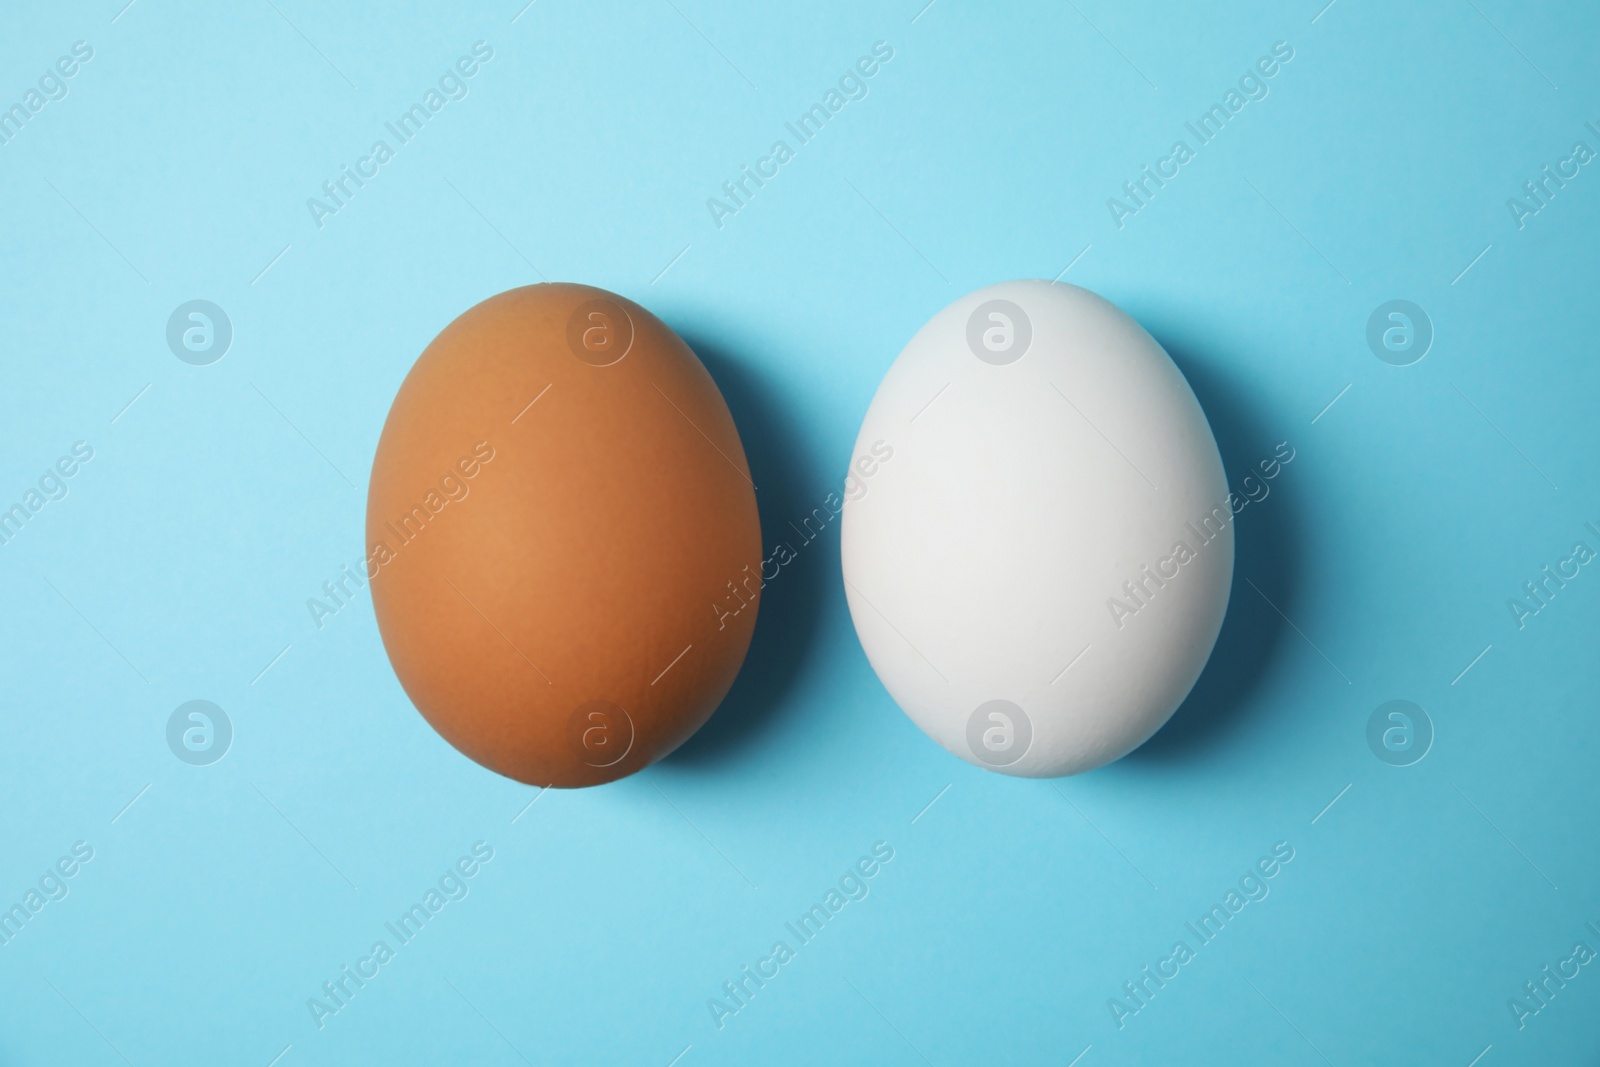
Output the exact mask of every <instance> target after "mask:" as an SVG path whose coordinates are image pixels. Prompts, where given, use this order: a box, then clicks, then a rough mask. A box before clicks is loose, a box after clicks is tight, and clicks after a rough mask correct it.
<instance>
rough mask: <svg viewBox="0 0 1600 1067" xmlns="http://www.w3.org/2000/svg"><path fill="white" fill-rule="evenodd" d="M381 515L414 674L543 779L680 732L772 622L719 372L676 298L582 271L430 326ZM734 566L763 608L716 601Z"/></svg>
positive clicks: (401, 651)
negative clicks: (692, 335) (664, 314)
mask: <svg viewBox="0 0 1600 1067" xmlns="http://www.w3.org/2000/svg"><path fill="white" fill-rule="evenodd" d="M366 537H367V544H368V560H367V570H368V574H369V575H370V576H371V588H372V600H373V607H374V609H375V612H376V614H377V620H378V629H379V632H380V634H381V635H382V639H383V646H384V649H385V650H386V651H387V653H388V656H389V661H390V663H391V664H392V665H393V667H394V671H395V674H396V676H397V677H398V679H399V681H400V684H401V686H402V687H403V688H404V690H405V692H406V695H407V696H409V697H410V699H411V702H412V703H413V704H414V705H415V706H416V708H417V710H418V711H419V712H421V713H422V716H423V718H425V719H426V720H427V721H428V722H429V723H430V724H431V725H432V726H433V728H434V729H435V730H437V731H438V732H439V734H440V735H441V736H442V737H443V738H444V739H445V740H446V741H448V742H449V743H450V744H452V745H453V746H455V747H456V748H457V749H459V750H460V751H461V752H462V753H464V754H465V755H466V756H468V757H469V758H471V759H473V760H475V761H477V762H478V763H480V764H482V765H483V766H485V767H488V768H489V769H491V770H493V771H496V772H498V773H500V774H503V775H506V776H507V777H510V778H514V779H516V780H518V781H521V782H527V783H530V784H534V785H541V786H564V787H575V786H587V785H595V784H599V783H602V782H608V781H612V780H614V779H617V778H621V777H623V776H625V775H628V774H632V773H634V772H635V771H638V770H640V769H641V768H643V767H645V766H647V765H649V764H650V763H651V762H653V761H654V760H657V759H660V758H661V757H662V756H664V755H666V754H667V753H669V752H671V751H672V750H673V749H674V748H676V747H678V746H679V745H680V744H682V743H683V742H684V741H685V740H686V739H687V738H688V737H689V736H690V735H691V734H693V733H694V732H695V730H697V729H698V728H699V727H700V726H701V725H702V724H703V723H704V722H705V721H706V719H707V718H708V717H710V715H711V713H712V712H713V711H714V710H715V709H716V707H717V705H718V703H719V702H720V701H721V700H722V698H723V697H724V696H725V695H726V694H727V692H728V689H729V687H730V686H731V685H732V684H733V680H734V676H735V675H736V674H737V673H738V671H739V666H740V663H741V662H742V661H743V659H744V655H745V652H746V650H747V649H748V647H749V644H750V636H751V632H752V630H753V629H754V626H755V619H756V609H757V606H758V601H759V598H760V580H759V572H760V561H761V530H760V521H759V518H758V515H757V511H756V498H755V485H754V483H753V482H752V480H751V475H750V468H749V465H748V463H747V462H746V460H745V455H744V448H743V446H742V444H741V443H740V440H739V433H738V430H737V429H736V428H735V426H734V422H733V418H732V416H731V415H730V414H729V411H728V407H727V405H726V404H725V403H724V402H723V399H722V394H721V393H720V392H719V391H718V390H717V386H716V383H715V382H713V381H712V379H711V375H710V374H709V373H707V371H706V368H705V367H704V366H703V365H702V364H701V362H700V360H699V359H698V358H696V357H695V354H694V353H693V352H692V351H690V350H689V347H688V346H687V345H686V344H684V342H683V341H682V340H681V339H680V338H679V337H678V336H677V335H676V334H675V333H673V332H672V330H670V329H669V328H667V327H666V326H665V325H664V324H663V323H662V322H661V321H660V320H659V319H657V318H656V317H655V316H654V315H652V314H651V313H650V312H648V311H646V310H645V309H644V308H642V307H640V306H639V305H638V304H635V303H633V302H632V301H629V300H626V299H624V298H623V297H620V296H617V295H616V294H614V293H608V292H606V291H604V290H602V289H595V288H591V287H589V286H583V285H568V284H546V285H535V286H529V287H526V288H521V289H513V290H511V291H509V292H505V293H501V294H500V295H498V296H495V297H491V298H490V299H488V300H485V301H484V302H483V303H481V304H478V305H477V306H476V307H473V308H471V309H470V310H468V311H467V312H465V313H464V314H463V315H461V316H460V317H459V318H457V319H456V320H455V321H454V322H452V323H450V325H448V326H447V327H445V329H444V330H443V332H441V333H440V334H439V336H438V337H436V338H434V340H433V342H432V343H431V344H429V345H428V347H427V349H426V350H425V351H424V352H423V353H422V355H421V357H420V358H419V359H418V360H417V362H416V364H415V365H414V366H413V367H412V368H411V371H410V373H409V374H407V375H406V378H405V381H404V382H403V383H402V384H401V386H400V389H399V392H398V394H397V395H396V396H395V399H394V403H393V405H392V406H391V408H390V410H389V415H388V419H387V420H386V422H385V423H384V427H383V433H382V436H381V437H380V439H379V442H378V447H377V452H376V455H375V457H374V459H373V464H372V478H371V484H370V487H369V490H368V495H367V521H366ZM752 575H755V576H756V578H755V580H754V581H752V580H751V576H752ZM731 590H736V591H737V592H738V595H739V596H740V599H741V601H744V602H748V607H749V609H750V610H741V611H739V612H737V613H730V612H728V611H727V610H726V609H725V608H724V609H722V610H720V611H719V610H718V608H719V606H720V605H722V604H724V603H725V601H726V599H727V598H728V596H729V595H730V591H731Z"/></svg>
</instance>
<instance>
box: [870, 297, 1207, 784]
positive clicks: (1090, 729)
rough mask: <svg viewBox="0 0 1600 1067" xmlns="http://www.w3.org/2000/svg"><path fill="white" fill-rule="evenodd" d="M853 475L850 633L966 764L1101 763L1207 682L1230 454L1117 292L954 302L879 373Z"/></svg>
mask: <svg viewBox="0 0 1600 1067" xmlns="http://www.w3.org/2000/svg"><path fill="white" fill-rule="evenodd" d="M886 453H888V454H889V456H890V458H888V459H886V460H884V459H882V458H881V457H883V456H884V455H885V454H886ZM867 456H872V457H876V458H874V459H873V460H871V461H869V462H867V463H863V462H862V457H867ZM868 469H870V470H871V472H872V473H871V475H870V477H866V476H864V475H865V472H866V471H867V470H868ZM852 470H853V471H854V472H855V473H856V475H857V477H854V478H852V479H851V481H850V483H847V484H849V485H850V486H851V489H850V491H849V492H847V493H846V502H845V508H844V519H843V526H842V531H841V538H842V561H843V569H844V580H845V593H846V596H847V598H848V600H849V604H850V614H851V617H852V619H853V620H854V622H855V627H856V633H857V634H858V636H859V637H860V639H861V645H862V648H863V649H864V650H865V651H866V654H867V658H868V660H870V661H871V663H872V667H873V669H874V670H875V671H876V672H877V674H878V677H879V678H880V679H881V680H882V681H883V684H884V687H885V688H886V689H888V691H889V694H890V695H891V696H892V697H893V698H894V700H895V701H896V703H898V704H899V705H900V707H901V708H903V709H904V710H905V712H906V714H907V715H909V716H910V717H911V719H912V721H913V722H915V723H916V724H917V725H918V726H919V727H921V729H922V730H923V732H925V733H926V734H927V735H928V736H929V737H931V738H933V739H934V740H935V741H937V742H939V743H940V744H941V745H943V746H944V747H945V748H947V749H949V750H950V751H951V752H953V753H955V754H956V755H957V756H960V757H961V758H962V759H964V760H967V761H968V762H970V763H974V764H976V765H978V766H980V767H985V768H987V769H990V770H995V771H999V772H1001V773H1005V774H1013V775H1020V776H1025V777H1035V778H1044V777H1057V776H1060V775H1068V774H1076V773H1079V772H1081V771H1086V770H1090V769H1092V768H1095V767H1098V766H1101V765H1102V764H1105V763H1109V762H1111V761H1112V760H1115V759H1118V758H1119V757H1121V756H1123V755H1126V754H1127V753H1128V752H1130V751H1132V750H1133V749H1135V748H1137V747H1138V746H1139V745H1141V744H1142V743H1144V741H1146V740H1147V739H1148V738H1149V737H1150V736H1151V735H1152V734H1153V733H1155V732H1156V730H1158V729H1160V728H1161V726H1162V724H1163V723H1165V722H1166V721H1167V719H1168V718H1169V717H1170V716H1171V715H1172V713H1173V711H1175V710H1176V709H1177V707H1178V705H1179V704H1180V703H1182V701H1183V698H1184V697H1185V696H1186V695H1187V694H1188V692H1189V690H1190V688H1192V687H1193V685H1194V682H1195V680H1196V679H1197V678H1198V677H1199V675H1200V671H1201V668H1203V667H1204V666H1205V663H1206V659H1207V657H1209V656H1210V654H1211V648H1212V646H1213V644H1215V642H1216V638H1217V632H1218V630H1219V629H1220V628H1221V626H1222V618H1223V615H1224V613H1225V612H1226V611H1227V605H1228V590H1229V587H1230V584H1231V582H1232V577H1233V513H1232V512H1231V510H1230V508H1229V503H1228V490H1227V484H1226V480H1225V477H1224V474H1223V469H1222V460H1221V457H1220V456H1219V455H1218V452H1217V445H1216V441H1215V439H1214V438H1213V437H1212V434H1211V428H1210V426H1209V424H1208V423H1207V422H1206V417H1205V414H1204V412H1203V411H1202V410H1201V408H1200V405H1199V403H1198V402H1197V401H1196V400H1195V397H1194V393H1193V392H1192V391H1191V390H1190V389H1189V384H1188V382H1186V381H1185V380H1184V377H1183V374H1182V373H1181V372H1180V371H1179V370H1178V368H1177V367H1176V366H1175V365H1174V364H1173V362H1172V360H1171V359H1170V358H1168V356H1167V354H1166V353H1165V352H1164V351H1163V350H1162V349H1161V346H1160V345H1158V344H1157V343H1156V342H1155V340H1154V339H1153V338H1152V337H1151V336H1150V335H1149V334H1148V333H1146V332H1145V331H1144V329H1143V328H1141V327H1140V326H1139V324H1138V323H1137V322H1135V321H1134V320H1133V319H1132V318H1130V317H1129V316H1127V315H1126V314H1124V313H1123V312H1122V311H1120V310H1119V309H1117V308H1116V307H1114V306H1113V305H1112V304H1110V303H1108V302H1107V301H1106V300H1104V299H1102V298H1100V297H1099V296H1096V295H1095V294H1094V293H1091V292H1089V291H1087V290H1085V289H1080V288H1077V287H1076V286H1071V285H1062V284H1059V283H1052V282H1041V281H1018V282H1006V283H1004V284H1001V285H995V286H991V287H989V288H987V289H981V290H979V291H977V292H975V293H971V294H969V295H967V296H964V297H962V298H961V299H959V300H957V301H956V302H955V303H953V304H951V305H950V306H949V307H947V308H945V309H944V310H943V311H941V312H939V313H938V314H937V315H935V316H934V317H933V319H932V320H930V321H929V322H928V324H927V325H925V326H924V327H923V328H922V329H921V330H919V331H918V332H917V334H916V336H915V337H913V338H912V339H911V342H910V343H909V344H908V345H906V347H905V350H904V351H902V352H901V353H900V356H899V358H898V359H896V360H895V362H894V364H893V365H892V366H891V367H890V368H889V371H888V373H887V374H886V375H885V376H884V379H883V384H882V385H880V386H879V388H878V392H877V395H876V396H875V397H874V398H873V401H872V405H871V407H870V408H869V409H868V411H867V415H866V419H865V420H864V421H863V423H862V426H861V434H860V436H859V437H858V439H857V441H856V450H855V455H854V458H853V461H852Z"/></svg>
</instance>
